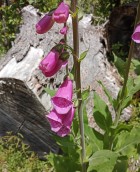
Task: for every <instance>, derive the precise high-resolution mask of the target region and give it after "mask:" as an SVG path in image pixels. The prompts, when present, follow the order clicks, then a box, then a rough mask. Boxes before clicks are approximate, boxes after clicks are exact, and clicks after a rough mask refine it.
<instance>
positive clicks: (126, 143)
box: [114, 127, 140, 156]
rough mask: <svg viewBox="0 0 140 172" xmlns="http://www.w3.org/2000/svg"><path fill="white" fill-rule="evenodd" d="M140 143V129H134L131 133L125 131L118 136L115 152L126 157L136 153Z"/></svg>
mask: <svg viewBox="0 0 140 172" xmlns="http://www.w3.org/2000/svg"><path fill="white" fill-rule="evenodd" d="M139 143H140V128H139V127H134V128H133V129H132V130H131V131H130V132H127V131H124V132H121V133H119V134H118V135H117V136H116V139H115V142H114V151H115V152H117V153H121V154H122V155H124V156H132V155H134V153H136V146H137V145H138V144H139Z"/></svg>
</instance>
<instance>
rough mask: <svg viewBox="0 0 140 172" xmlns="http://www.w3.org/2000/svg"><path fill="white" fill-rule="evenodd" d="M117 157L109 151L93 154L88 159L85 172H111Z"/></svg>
mask: <svg viewBox="0 0 140 172" xmlns="http://www.w3.org/2000/svg"><path fill="white" fill-rule="evenodd" d="M117 157H118V155H117V154H116V153H115V152H112V151H110V150H100V151H97V152H95V153H94V154H93V155H92V156H91V158H90V159H89V167H88V170H87V172H112V171H113V169H114V166H115V164H116V160H117Z"/></svg>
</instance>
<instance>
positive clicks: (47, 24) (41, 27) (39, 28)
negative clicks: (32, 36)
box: [36, 13, 54, 34]
mask: <svg viewBox="0 0 140 172" xmlns="http://www.w3.org/2000/svg"><path fill="white" fill-rule="evenodd" d="M53 24H54V21H53V19H52V14H50V13H49V14H46V15H45V16H44V17H43V18H42V19H41V20H40V21H39V22H38V23H37V24H36V32H37V33H38V34H43V33H46V32H47V31H49V30H50V29H51V28H52V26H53Z"/></svg>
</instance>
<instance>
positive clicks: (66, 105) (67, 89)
mask: <svg viewBox="0 0 140 172" xmlns="http://www.w3.org/2000/svg"><path fill="white" fill-rule="evenodd" d="M72 94H73V85H72V80H70V79H69V78H68V77H67V78H66V79H65V81H64V82H63V84H62V85H61V86H60V87H59V89H58V91H57V92H56V95H55V96H54V97H52V98H51V101H52V105H53V107H54V109H55V110H56V112H57V113H58V114H66V113H68V112H69V110H70V109H71V107H72V106H73V103H72Z"/></svg>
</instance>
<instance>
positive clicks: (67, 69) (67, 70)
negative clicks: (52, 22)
mask: <svg viewBox="0 0 140 172" xmlns="http://www.w3.org/2000/svg"><path fill="white" fill-rule="evenodd" d="M66 26H67V23H64V27H66ZM64 40H65V43H66V44H67V34H65V35H64ZM68 74H69V67H68V64H67V66H66V75H68Z"/></svg>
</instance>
